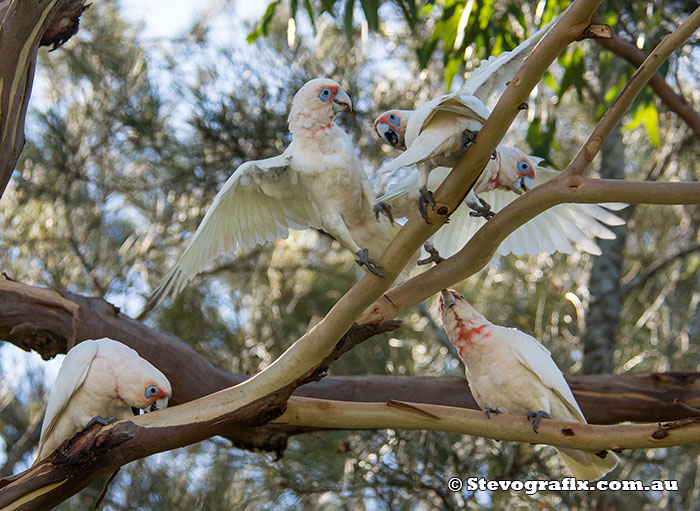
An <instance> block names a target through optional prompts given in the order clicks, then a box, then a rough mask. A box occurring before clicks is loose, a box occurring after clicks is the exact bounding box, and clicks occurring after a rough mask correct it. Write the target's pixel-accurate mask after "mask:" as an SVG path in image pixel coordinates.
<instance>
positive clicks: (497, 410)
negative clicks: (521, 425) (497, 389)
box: [484, 408, 501, 419]
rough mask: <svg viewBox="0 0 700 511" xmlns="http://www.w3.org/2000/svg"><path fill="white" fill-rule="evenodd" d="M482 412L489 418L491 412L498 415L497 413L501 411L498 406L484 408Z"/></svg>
mask: <svg viewBox="0 0 700 511" xmlns="http://www.w3.org/2000/svg"><path fill="white" fill-rule="evenodd" d="M484 413H485V414H486V417H488V418H489V419H490V418H491V414H492V413H493V414H495V415H498V414H499V413H501V411H500V410H499V409H498V408H487V409H486V410H484Z"/></svg>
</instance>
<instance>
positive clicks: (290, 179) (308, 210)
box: [141, 153, 321, 315]
mask: <svg viewBox="0 0 700 511" xmlns="http://www.w3.org/2000/svg"><path fill="white" fill-rule="evenodd" d="M289 162H290V157H289V156H288V155H287V154H285V153H283V154H281V155H279V156H275V157H273V158H268V159H265V160H258V161H250V162H246V163H244V164H243V165H241V166H240V167H238V169H236V171H235V172H234V173H233V175H232V176H231V177H230V178H229V179H228V180H227V181H226V183H225V184H224V186H223V187H222V188H221V190H220V191H219V193H217V194H216V197H215V198H214V202H213V204H212V205H211V207H210V208H209V211H207V214H206V215H205V216H204V219H203V220H202V222H201V223H200V224H199V227H198V228H197V231H196V232H195V233H194V236H193V237H192V239H191V241H190V243H189V245H188V247H187V249H186V250H185V252H184V253H183V254H182V256H181V257H180V259H179V260H178V261H177V263H176V264H175V266H174V267H173V268H172V270H170V272H169V273H168V275H166V277H165V278H164V279H163V280H162V282H161V283H160V285H159V286H158V287H157V288H156V289H155V291H154V292H153V294H152V296H151V298H150V299H149V302H148V303H147V304H146V307H145V308H144V311H143V312H142V313H141V315H143V314H145V313H146V312H148V311H149V310H150V309H151V308H152V307H151V305H152V304H153V305H155V304H157V303H158V302H160V301H161V300H162V299H164V298H166V297H168V296H176V295H177V294H178V293H180V291H182V289H184V287H185V286H186V285H187V283H188V282H189V281H190V280H192V278H194V276H195V275H197V273H199V272H200V271H202V270H203V269H204V268H205V267H206V266H207V265H209V264H211V263H212V262H213V261H214V260H215V259H216V258H218V257H220V256H221V255H223V254H225V253H229V252H232V251H234V250H235V249H242V250H245V249H248V248H252V247H254V246H256V245H262V244H264V243H265V242H272V241H275V240H276V239H277V238H286V237H287V236H289V229H305V228H308V227H310V226H312V225H314V224H315V225H321V222H320V220H319V218H318V217H319V213H318V211H317V208H315V207H314V206H313V204H311V203H310V201H308V200H307V197H306V196H304V195H303V191H304V188H303V187H301V186H297V178H298V176H297V174H296V173H295V172H294V171H293V169H292V168H291V166H290V165H289Z"/></svg>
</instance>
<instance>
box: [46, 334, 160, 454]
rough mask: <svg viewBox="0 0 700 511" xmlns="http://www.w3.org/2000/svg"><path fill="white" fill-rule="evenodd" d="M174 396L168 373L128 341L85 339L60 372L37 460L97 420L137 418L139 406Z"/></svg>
mask: <svg viewBox="0 0 700 511" xmlns="http://www.w3.org/2000/svg"><path fill="white" fill-rule="evenodd" d="M171 395H172V390H171V388H170V382H169V381H168V379H167V378H166V377H165V375H164V374H163V373H161V372H160V371H159V370H158V369H156V368H155V367H153V365H151V363H150V362H148V361H147V360H145V359H143V358H141V357H140V356H139V354H138V353H136V351H134V350H132V349H131V348H129V347H128V346H126V345H124V344H122V343H120V342H117V341H114V340H112V339H108V338H106V337H105V338H102V339H97V340H87V341H83V342H81V343H79V344H77V345H75V346H74V347H73V348H72V349H71V350H70V351H69V352H68V354H67V355H66V358H65V359H63V363H62V364H61V369H60V370H59V371H58V376H57V377H56V382H55V383H54V385H53V388H52V389H51V394H50V395H49V402H48V404H47V405H46V415H44V422H43V424H42V426H41V440H40V441H39V451H38V454H37V458H36V461H37V462H38V461H41V460H42V459H44V458H46V457H47V456H48V455H49V454H51V453H52V452H53V451H55V450H56V448H57V447H58V446H59V445H61V443H63V442H64V441H65V440H68V439H69V438H71V437H73V435H75V434H76V433H77V432H78V431H80V430H82V429H83V428H85V427H86V426H87V425H88V424H90V422H91V421H98V422H101V423H107V422H109V421H111V420H113V419H117V420H119V419H128V418H129V417H133V416H134V410H136V411H137V412H138V410H144V411H154V410H160V409H162V408H165V407H166V406H167V405H168V399H169V398H170V397H171ZM132 408H133V409H134V410H132Z"/></svg>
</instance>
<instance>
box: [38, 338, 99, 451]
mask: <svg viewBox="0 0 700 511" xmlns="http://www.w3.org/2000/svg"><path fill="white" fill-rule="evenodd" d="M96 354H97V343H96V342H95V341H83V342H81V343H80V344H76V345H75V346H73V348H72V349H71V350H70V351H69V352H68V354H67V355H66V358H64V359H63V363H62V364H61V369H60V370H59V371H58V376H57V377H56V381H55V382H54V384H53V388H52V389H51V394H49V402H48V403H47V405H46V414H45V415H44V422H43V423H42V425H41V440H40V442H39V451H38V452H39V453H41V450H42V448H43V447H44V444H45V443H46V439H47V438H49V437H50V436H51V433H52V432H53V428H54V426H55V425H56V421H57V420H58V417H59V415H61V412H63V410H64V409H65V408H66V406H67V405H68V402H69V401H70V398H71V396H72V395H73V394H74V393H75V391H76V390H78V388H80V386H81V385H82V384H83V382H84V381H85V377H86V376H87V374H88V371H89V370H90V364H91V363H92V359H93V358H95V355H96Z"/></svg>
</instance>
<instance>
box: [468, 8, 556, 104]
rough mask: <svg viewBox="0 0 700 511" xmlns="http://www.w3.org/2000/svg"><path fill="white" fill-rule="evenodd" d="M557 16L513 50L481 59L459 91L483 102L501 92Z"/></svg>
mask: <svg viewBox="0 0 700 511" xmlns="http://www.w3.org/2000/svg"><path fill="white" fill-rule="evenodd" d="M559 16H561V14H560V15H559ZM559 16H557V17H556V18H554V19H552V21H550V22H549V23H547V24H546V25H545V26H543V27H542V28H540V29H539V30H538V31H537V32H535V33H534V34H532V36H530V37H529V38H528V39H526V40H525V41H523V42H522V43H520V44H519V45H518V46H516V47H515V48H514V49H513V50H511V51H505V52H503V53H501V54H499V55H496V56H494V55H492V56H490V57H489V58H488V59H486V60H482V61H481V64H479V67H477V68H476V69H475V70H474V71H473V72H472V74H471V75H470V76H469V78H468V79H467V81H466V82H464V85H463V86H462V88H461V89H460V93H461V94H473V95H474V96H476V97H477V98H479V99H480V100H481V101H483V102H484V103H487V102H488V101H489V99H493V98H494V97H497V96H500V95H501V94H503V91H504V90H505V88H506V86H507V85H508V82H510V81H511V80H512V79H513V76H515V73H516V72H517V71H518V69H519V68H520V66H521V65H522V64H523V62H525V59H527V57H528V55H530V53H531V52H532V50H533V49H534V48H535V46H536V45H537V43H538V42H539V41H540V39H542V37H544V35H545V34H546V33H547V31H548V30H549V28H550V27H551V26H552V25H553V24H554V22H555V21H556V20H557V19H559Z"/></svg>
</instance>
